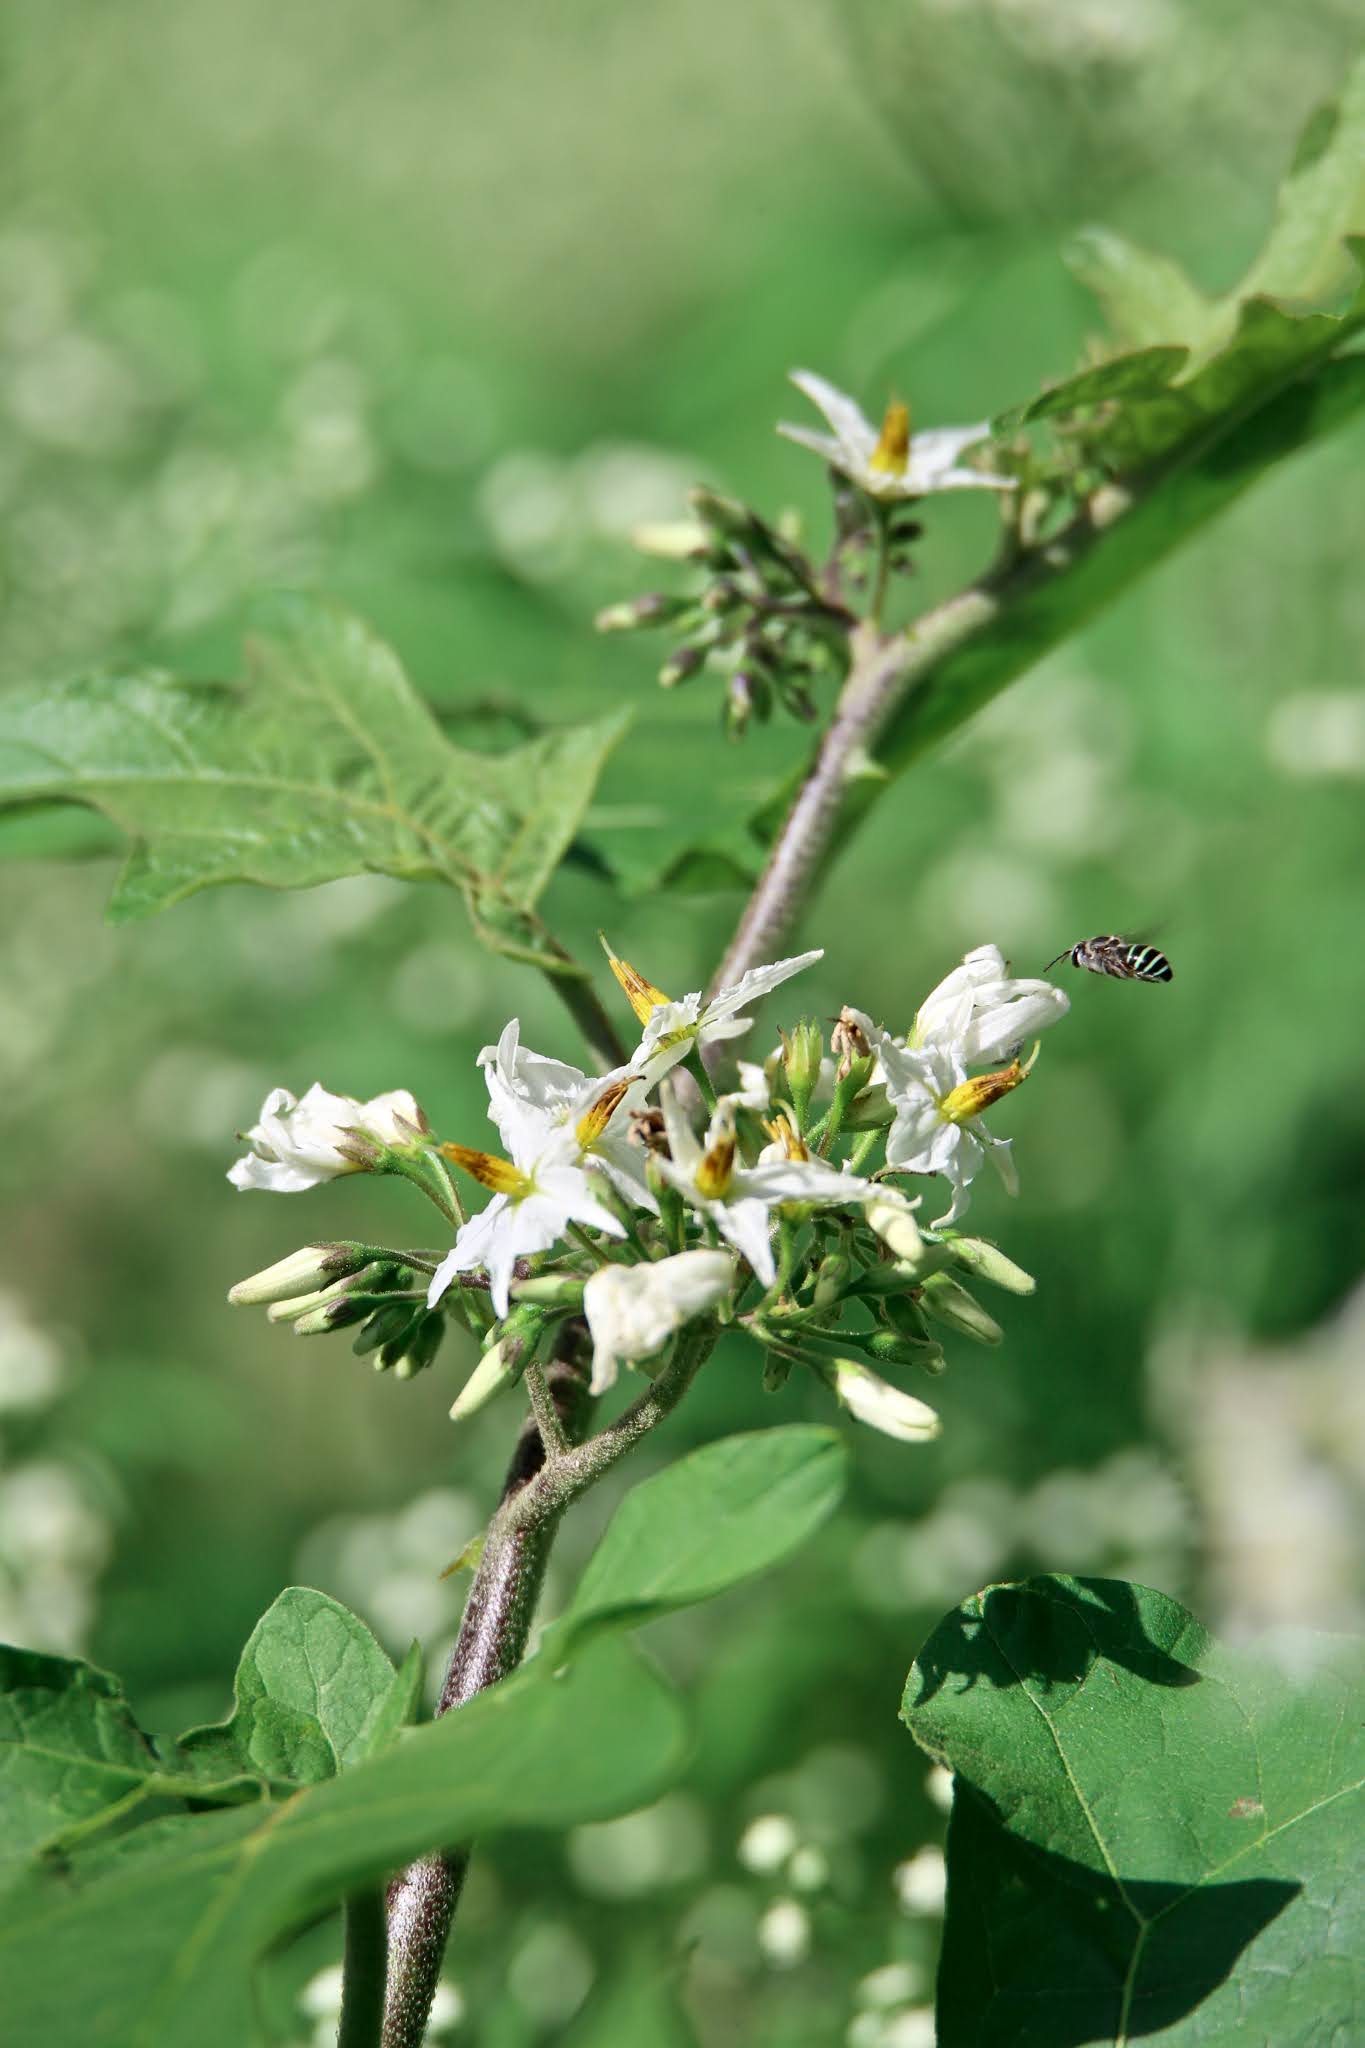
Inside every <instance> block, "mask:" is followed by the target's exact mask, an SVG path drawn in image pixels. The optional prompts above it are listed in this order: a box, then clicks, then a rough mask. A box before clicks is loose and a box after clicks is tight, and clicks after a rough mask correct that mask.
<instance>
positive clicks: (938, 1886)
mask: <svg viewBox="0 0 1365 2048" xmlns="http://www.w3.org/2000/svg"><path fill="white" fill-rule="evenodd" d="M891 1882H892V1884H893V1885H894V1886H895V1888H896V1896H897V1898H898V1899H899V1900H900V1903H901V1910H902V1911H903V1912H906V1913H941V1912H942V1911H943V1901H944V1899H945V1898H946V1896H947V1892H948V1869H947V1865H946V1864H945V1862H944V1860H943V1851H942V1850H941V1849H936V1848H934V1847H933V1846H932V1845H931V1846H929V1847H927V1848H924V1849H920V1850H919V1851H918V1852H917V1853H916V1854H915V1855H913V1856H912V1857H911V1858H910V1860H909V1861H908V1862H907V1863H898V1864H897V1865H896V1868H895V1869H894V1870H893V1871H892V1873H891Z"/></svg>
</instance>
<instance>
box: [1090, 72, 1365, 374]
mask: <svg viewBox="0 0 1365 2048" xmlns="http://www.w3.org/2000/svg"><path fill="white" fill-rule="evenodd" d="M1361 234H1365V57H1361V58H1359V59H1358V60H1357V61H1356V63H1355V64H1354V65H1353V66H1352V67H1351V70H1350V71H1349V72H1348V73H1347V77H1346V82H1345V85H1344V87H1343V89H1342V93H1341V97H1340V99H1339V100H1338V101H1337V102H1336V104H1335V105H1333V106H1330V107H1324V108H1321V109H1319V111H1318V112H1317V113H1316V114H1315V115H1314V116H1313V117H1312V119H1311V120H1310V122H1309V124H1308V127H1307V128H1306V130H1305V131H1304V134H1303V137H1302V138H1301V140H1300V143H1299V147H1298V149H1297V151H1296V153H1295V156H1294V161H1293V163H1292V164H1291V166H1290V169H1289V171H1288V173H1287V175H1286V177H1285V178H1284V180H1283V182H1282V183H1281V186H1280V190H1279V196H1278V199H1277V201H1276V206H1275V217H1274V220H1273V222H1272V223H1271V227H1270V231H1269V234H1268V235H1267V237H1266V240H1265V243H1264V245H1263V247H1262V249H1261V251H1260V254H1259V255H1258V256H1257V257H1256V259H1255V261H1254V262H1253V263H1252V265H1251V267H1250V268H1249V270H1248V271H1247V272H1246V274H1245V276H1244V277H1243V278H1242V279H1241V281H1240V282H1239V283H1238V284H1237V285H1236V286H1235V287H1234V288H1233V290H1232V291H1230V292H1227V293H1225V294H1224V295H1223V296H1222V297H1221V298H1213V297H1210V296H1209V295H1207V294H1206V293H1204V292H1201V291H1199V290H1198V289H1197V287H1196V286H1195V285H1193V284H1192V283H1191V282H1190V280H1189V278H1188V277H1186V275H1185V273H1184V272H1183V271H1182V270H1181V269H1180V268H1179V266H1178V265H1177V264H1174V263H1172V262H1170V261H1169V260H1168V259H1167V258H1165V257H1162V256H1155V255H1152V254H1151V253H1150V252H1148V251H1147V250H1144V249H1139V248H1136V247H1134V246H1133V244H1132V243H1130V242H1126V241H1124V240H1123V238H1122V237H1121V236H1119V235H1115V234H1111V233H1110V232H1109V231H1108V230H1107V229H1104V228H1089V229H1086V230H1084V231H1083V232H1082V234H1081V235H1080V236H1079V237H1078V238H1077V241H1076V243H1075V245H1074V246H1073V249H1072V250H1071V252H1070V256H1069V261H1070V264H1071V268H1072V269H1073V270H1074V272H1075V273H1076V275H1077V277H1079V279H1080V280H1081V282H1082V284H1084V285H1086V286H1087V287H1088V288H1089V289H1090V290H1091V291H1093V292H1094V294H1095V296H1096V297H1097V298H1098V299H1099V301H1100V304H1101V305H1102V306H1103V308H1104V312H1105V316H1106V318H1107V320H1108V322H1109V325H1110V327H1111V328H1112V329H1113V332H1114V334H1115V337H1116V338H1117V340H1118V341H1119V342H1120V343H1121V344H1122V345H1123V346H1124V347H1125V348H1142V347H1145V346H1146V345H1148V344H1150V343H1153V342H1178V343H1183V344H1184V345H1185V347H1186V348H1188V349H1189V350H1191V351H1192V353H1193V356H1194V358H1195V363H1193V364H1192V365H1191V367H1192V368H1194V367H1196V366H1197V365H1198V364H1199V363H1200V362H1202V361H1203V360H1206V359H1208V358H1211V357H1212V356H1214V355H1216V354H1217V353H1218V352H1219V351H1220V350H1221V349H1223V348H1225V347H1226V346H1228V345H1229V344H1230V343H1231V342H1232V341H1233V338H1234V336H1235V334H1236V331H1237V327H1238V322H1239V320H1240V318H1241V314H1242V311H1243V308H1244V307H1245V306H1246V305H1247V303H1248V302H1249V301H1252V300H1256V299H1262V300H1264V299H1281V300H1286V301H1288V302H1289V303H1290V304H1291V305H1301V306H1302V305H1321V304H1323V303H1324V302H1327V301H1330V300H1331V299H1333V298H1334V297H1337V296H1339V295H1340V294H1341V293H1342V292H1344V291H1345V290H1346V288H1347V287H1348V285H1349V283H1350V280H1351V260H1350V257H1349V254H1348V252H1347V249H1346V247H1345V245H1346V243H1348V242H1349V241H1350V239H1351V238H1352V237H1353V236H1358V235H1361Z"/></svg>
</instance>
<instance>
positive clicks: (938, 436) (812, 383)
mask: <svg viewBox="0 0 1365 2048" xmlns="http://www.w3.org/2000/svg"><path fill="white" fill-rule="evenodd" d="M791 381H792V383H793V384H794V385H795V386H796V388H797V390H798V391H802V392H804V393H805V395H806V397H807V398H808V399H809V400H810V402H811V404H812V405H813V406H815V407H816V409H817V411H819V412H822V413H823V414H824V416H825V418H826V420H827V421H828V422H829V425H830V427H831V429H832V432H830V433H828V434H821V433H818V432H817V431H816V430H815V429H814V428H812V427H793V426H789V425H788V423H787V422H786V421H785V420H784V421H783V422H782V423H781V424H780V425H779V427H778V429H777V431H778V433H779V434H785V435H786V437H787V439H788V440H789V441H795V442H797V443H798V444H799V446H801V447H802V448H810V449H813V450H814V452H815V454H817V455H820V456H823V457H824V459H825V461H826V462H828V463H829V464H830V466H831V467H832V468H834V469H837V470H838V471H839V473H840V475H841V476H846V477H847V478H848V479H849V481H850V482H851V483H855V484H857V485H858V487H859V489H860V490H864V491H866V492H867V493H868V495H869V496H870V497H873V498H922V497H924V496H926V495H927V494H928V493H929V492H930V491H966V490H988V491H1010V490H1013V489H1014V482H1013V479H1012V478H1010V477H1003V476H988V475H987V474H986V472H985V471H984V470H980V469H965V468H962V467H960V466H959V464H958V459H957V458H958V456H959V455H961V454H962V452H963V450H964V449H967V448H974V447H976V446H977V444H978V443H979V442H981V441H988V440H989V439H990V434H991V429H990V422H989V421H988V420H979V421H978V422H977V424H976V425H975V426H971V427H930V428H928V429H926V430H925V432H923V433H920V434H913V435H912V434H911V432H910V415H909V412H908V411H907V410H906V408H905V406H903V405H900V404H898V403H896V401H894V400H893V401H892V403H891V404H890V405H888V407H887V408H886V417H885V418H884V419H883V421H882V424H881V428H880V430H878V429H877V428H876V427H874V426H873V424H872V422H871V420H869V419H867V418H866V417H865V416H864V414H863V411H862V408H861V407H860V406H859V405H857V404H856V403H855V401H854V400H853V399H851V398H850V397H849V396H848V394H847V393H846V392H843V391H840V390H839V389H838V387H837V386H836V385H834V384H830V383H828V382H827V381H826V379H825V378H823V377H817V376H815V375H814V373H813V372H812V371H810V370H793V372H792V376H791Z"/></svg>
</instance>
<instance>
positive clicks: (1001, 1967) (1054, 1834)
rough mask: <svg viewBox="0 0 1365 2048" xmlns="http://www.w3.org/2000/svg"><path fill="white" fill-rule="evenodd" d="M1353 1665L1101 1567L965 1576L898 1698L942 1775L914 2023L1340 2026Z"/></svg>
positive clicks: (1364, 1972)
mask: <svg viewBox="0 0 1365 2048" xmlns="http://www.w3.org/2000/svg"><path fill="white" fill-rule="evenodd" d="M1362 1680H1365V1646H1362V1645H1361V1644H1359V1643H1354V1642H1349V1641H1346V1640H1344V1639H1334V1638H1311V1637H1308V1636H1304V1635H1296V1636H1289V1637H1286V1638H1283V1639H1280V1640H1276V1641H1267V1642H1264V1643H1262V1644H1260V1645H1257V1646H1254V1647H1253V1648H1251V1649H1250V1650H1231V1649H1226V1648H1223V1647H1222V1646H1220V1645H1219V1644H1217V1643H1216V1642H1214V1641H1213V1640H1212V1639H1211V1638H1210V1637H1209V1636H1208V1635H1207V1634H1206V1633H1205V1631H1204V1630H1203V1629H1202V1628H1200V1626H1199V1625H1198V1623H1197V1622H1195V1621H1194V1620H1193V1618H1192V1617H1191V1616H1190V1615H1189V1614H1188V1613H1186V1611H1185V1609H1184V1608H1183V1607H1181V1606H1180V1605H1179V1604H1178V1603H1177V1602H1176V1601H1174V1600H1171V1599H1169V1598H1168V1597H1167V1596H1166V1595H1165V1594H1162V1593H1156V1592H1152V1591H1150V1590H1149V1589H1147V1588H1145V1587H1141V1586H1130V1585H1127V1584H1126V1583H1123V1582H1121V1581H1117V1580H1103V1579H1089V1580H1088V1579H1068V1578H1039V1579H1032V1580H1029V1581H1028V1582H1027V1583H1026V1584H1023V1585H1018V1586H997V1587H992V1588H990V1589H988V1590H987V1591H986V1592H984V1593H980V1594H977V1595H975V1596H974V1597H973V1598H972V1599H970V1600H967V1601H965V1602H964V1603H963V1605H962V1606H961V1607H960V1608H958V1609H957V1610H956V1612H955V1613H953V1614H952V1615H950V1616H948V1618H947V1619H946V1620H945V1621H944V1622H942V1623H941V1624H940V1625H939V1627H938V1628H937V1629H936V1630H935V1631H934V1633H933V1635H932V1636H931V1637H930V1639H929V1641H928V1643H927V1644H926V1645H925V1647H924V1649H923V1651H922V1652H921V1654H920V1656H919V1657H918V1658H917V1659H916V1661H915V1663H914V1665H913V1666H912V1668H911V1672H910V1676H909V1679H908V1681H907V1684H906V1689H905V1700H904V1704H903V1706H902V1716H903V1718H904V1720H905V1721H906V1723H907V1725H908V1727H909V1729H910V1732H911V1734H912V1735H913V1736H914V1737H915V1739H916V1741H917V1742H919V1743H920V1744H921V1745H922V1746H923V1747H924V1748H925V1749H927V1750H928V1751H929V1752H930V1754H931V1755H933V1756H935V1757H936V1758H938V1759H939V1760H940V1761H942V1762H943V1763H945V1764H947V1765H948V1767H949V1768H950V1769H951V1770H952V1771H953V1772H954V1773H955V1775H956V1784H957V1791H956V1796H955V1799H954V1806H953V1816H952V1821H951V1824H950V1827H949V1835H948V1906H947V1920H946V1925H945V1932H944V1945H943V1955H942V1962H941V1966H940V1978H939V2012H938V2028H939V2032H938V2039H939V2042H940V2048H967V2044H971V2048H1005V2044H1007V2043H1008V2044H1009V2048H1016V2044H1017V2048H1025V2044H1030V2043H1035V2044H1038V2048H1042V2044H1044V2043H1046V2044H1047V2048H1081V2044H1083V2043H1090V2042H1110V2043H1114V2044H1116V2048H1117V2044H1118V2043H1121V2042H1127V2041H1130V2040H1136V2039H1139V2038H1141V2039H1148V2038H1154V2037H1155V2038H1159V2039H1160V2040H1161V2041H1162V2042H1164V2043H1169V2044H1171V2048H1195V2044H1206V2048H1212V2044H1213V2043H1215V2042H1216V2043H1230V2042H1233V2041H1243V2040H1255V2041H1266V2042H1271V2041H1273V2042H1274V2043H1275V2044H1276V2048H1308V2044H1310V2043H1319V2042H1321V2043H1323V2044H1324V2048H1326V2044H1328V2043H1338V2042H1344V2041H1347V2040H1354V2039H1356V2038H1358V2037H1359V2036H1360V2035H1361V2033H1362V2031H1365V1901H1363V1900H1362V1897H1361V1893H1360V1888H1359V1885H1358V1882H1356V1869H1357V1866H1358V1844H1359V1842H1360V1840H1361V1839H1362V1822H1363V1821H1365V1813H1363V1812H1362V1791H1365V1732H1363V1731H1362V1727H1361V1721H1360V1715H1359V1710H1358V1703H1359V1698H1360V1688H1361V1684H1362Z"/></svg>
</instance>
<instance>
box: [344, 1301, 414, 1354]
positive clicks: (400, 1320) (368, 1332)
mask: <svg viewBox="0 0 1365 2048" xmlns="http://www.w3.org/2000/svg"><path fill="white" fill-rule="evenodd" d="M412 1322H413V1314H412V1307H411V1304H410V1303H408V1302H406V1301H390V1302H386V1303H385V1305H384V1307H383V1308H377V1309H376V1310H375V1312H374V1314H373V1315H372V1316H370V1317H369V1319H368V1320H367V1321H366V1322H365V1324H364V1325H363V1327H362V1328H361V1329H360V1330H359V1331H358V1332H357V1334H356V1337H355V1340H354V1342H353V1343H352V1345H351V1349H352V1350H353V1351H354V1353H355V1355H356V1357H357V1358H365V1357H368V1355H369V1353H370V1352H371V1351H379V1350H380V1348H381V1347H382V1346H383V1345H385V1344H390V1343H392V1342H393V1340H394V1339H395V1338H397V1337H406V1336H407V1333H408V1331H409V1330H410V1329H411V1328H412ZM383 1369H384V1368H383V1366H382V1365H380V1364H379V1363H378V1362H377V1361H376V1365H375V1370H376V1372H382V1371H383Z"/></svg>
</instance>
